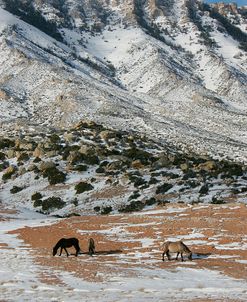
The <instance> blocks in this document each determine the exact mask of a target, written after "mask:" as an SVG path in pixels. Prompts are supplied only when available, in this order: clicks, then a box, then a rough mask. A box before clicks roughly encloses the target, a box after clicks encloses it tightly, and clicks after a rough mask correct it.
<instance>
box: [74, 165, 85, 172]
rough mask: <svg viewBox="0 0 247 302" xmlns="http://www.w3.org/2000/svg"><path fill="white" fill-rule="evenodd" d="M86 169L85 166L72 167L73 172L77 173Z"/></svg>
mask: <svg viewBox="0 0 247 302" xmlns="http://www.w3.org/2000/svg"><path fill="white" fill-rule="evenodd" d="M87 168H88V166H87V165H77V166H75V167H74V170H75V171H78V172H84V171H87Z"/></svg>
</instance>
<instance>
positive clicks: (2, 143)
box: [0, 138, 15, 149]
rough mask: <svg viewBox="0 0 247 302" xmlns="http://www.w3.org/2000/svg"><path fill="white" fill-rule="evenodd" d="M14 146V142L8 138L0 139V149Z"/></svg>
mask: <svg viewBox="0 0 247 302" xmlns="http://www.w3.org/2000/svg"><path fill="white" fill-rule="evenodd" d="M14 146H15V142H14V141H11V140H10V139H8V138H2V139H0V149H5V148H11V147H14Z"/></svg>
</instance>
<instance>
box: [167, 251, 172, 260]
mask: <svg viewBox="0 0 247 302" xmlns="http://www.w3.org/2000/svg"><path fill="white" fill-rule="evenodd" d="M166 256H167V258H168V260H169V261H170V260H171V257H170V254H169V251H167V252H166Z"/></svg>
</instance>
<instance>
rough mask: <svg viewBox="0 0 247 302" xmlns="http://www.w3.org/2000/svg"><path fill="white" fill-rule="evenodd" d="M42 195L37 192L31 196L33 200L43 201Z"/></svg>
mask: <svg viewBox="0 0 247 302" xmlns="http://www.w3.org/2000/svg"><path fill="white" fill-rule="evenodd" d="M42 197H43V196H42V194H41V193H39V192H36V193H34V194H33V195H32V196H31V200H38V199H42Z"/></svg>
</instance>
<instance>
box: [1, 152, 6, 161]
mask: <svg viewBox="0 0 247 302" xmlns="http://www.w3.org/2000/svg"><path fill="white" fill-rule="evenodd" d="M5 158H6V155H5V154H4V153H3V152H0V160H5Z"/></svg>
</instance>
